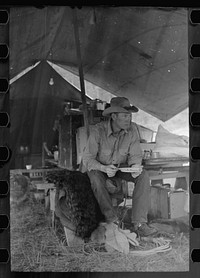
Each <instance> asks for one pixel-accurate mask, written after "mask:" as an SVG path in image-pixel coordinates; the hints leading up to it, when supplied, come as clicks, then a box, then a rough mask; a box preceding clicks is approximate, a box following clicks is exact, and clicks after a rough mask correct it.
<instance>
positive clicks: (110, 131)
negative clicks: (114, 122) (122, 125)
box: [107, 119, 128, 137]
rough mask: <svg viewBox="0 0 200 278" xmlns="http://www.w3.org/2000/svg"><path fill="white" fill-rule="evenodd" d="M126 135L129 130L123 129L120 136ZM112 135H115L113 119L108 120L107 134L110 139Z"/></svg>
mask: <svg viewBox="0 0 200 278" xmlns="http://www.w3.org/2000/svg"><path fill="white" fill-rule="evenodd" d="M124 133H128V130H127V129H122V130H121V131H120V132H119V134H124ZM111 134H113V131H112V127H111V119H109V120H108V132H107V136H108V137H109V136H110V135H111Z"/></svg>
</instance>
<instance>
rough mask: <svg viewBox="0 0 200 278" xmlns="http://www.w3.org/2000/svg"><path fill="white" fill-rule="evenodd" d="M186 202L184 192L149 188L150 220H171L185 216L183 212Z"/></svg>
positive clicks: (155, 187)
mask: <svg viewBox="0 0 200 278" xmlns="http://www.w3.org/2000/svg"><path fill="white" fill-rule="evenodd" d="M186 201H187V193H186V192H185V191H173V190H171V189H169V188H163V187H161V186H160V187H157V186H151V194H150V209H149V218H150V219H158V218H162V219H169V218H170V219H173V218H178V217H182V216H185V215H187V212H186V211H185V210H184V206H185V203H186Z"/></svg>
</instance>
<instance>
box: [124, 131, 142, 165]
mask: <svg viewBox="0 0 200 278" xmlns="http://www.w3.org/2000/svg"><path fill="white" fill-rule="evenodd" d="M142 156H143V154H142V149H141V147H140V139H139V136H138V133H134V136H133V139H132V141H131V143H130V147H129V154H128V161H127V162H128V165H129V166H132V165H133V164H142Z"/></svg>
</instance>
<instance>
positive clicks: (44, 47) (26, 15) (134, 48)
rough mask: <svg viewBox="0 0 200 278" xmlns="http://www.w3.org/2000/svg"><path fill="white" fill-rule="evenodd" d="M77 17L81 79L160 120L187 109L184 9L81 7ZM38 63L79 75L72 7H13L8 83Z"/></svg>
mask: <svg viewBox="0 0 200 278" xmlns="http://www.w3.org/2000/svg"><path fill="white" fill-rule="evenodd" d="M77 15H78V24H79V35H80V43H81V54H82V63H83V71H84V77H85V79H86V80H88V81H90V82H92V83H93V84H96V85H97V86H99V87H101V88H103V89H105V90H107V91H108V92H110V93H112V94H114V95H123V96H126V97H128V98H129V99H130V101H131V103H133V104H135V105H136V106H138V107H139V108H140V109H142V110H144V111H145V112H147V113H150V114H151V115H153V116H155V117H157V118H158V119H160V120H162V121H167V120H168V119H170V118H172V117H173V116H174V115H176V114H178V113H180V112H181V111H183V110H184V109H185V108H186V107H187V106H188V93H187V92H188V72H187V69H188V67H187V65H188V59H187V10H186V9H183V8H171V9H164V8H162V9H161V8H154V7H153V8H145V7H143V8H139V7H138V8H136V7H106V8H105V7H95V8H94V7H84V8H82V9H80V10H78V11H77ZM39 60H49V61H52V62H54V63H56V64H57V65H60V66H62V67H63V68H65V69H67V70H69V71H71V72H73V73H75V74H76V75H78V62H77V57H76V47H75V40H74V29H73V22H72V9H71V8H70V7H45V8H43V9H37V8H34V7H23V8H20V7H16V8H11V11H10V76H11V78H13V77H14V76H16V75H17V74H19V73H20V72H21V71H22V70H24V69H25V68H27V67H28V66H30V65H33V64H34V63H35V62H37V61H39Z"/></svg>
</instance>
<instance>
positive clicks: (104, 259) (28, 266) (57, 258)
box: [10, 199, 189, 272]
mask: <svg viewBox="0 0 200 278" xmlns="http://www.w3.org/2000/svg"><path fill="white" fill-rule="evenodd" d="M10 219H11V225H10V231H11V233H10V234H11V236H10V237H11V271H21V272H26V271H35V272H43V271H47V272H76V271H78V272H85V271H87V272H140V271H141V272H148V271H151V272H152V271H156V272H157V271H158V272H165V271H166V272H168V271H173V272H174V271H189V233H187V232H186V233H183V232H181V233H180V232H177V233H174V234H168V235H166V238H167V239H170V240H171V246H172V249H171V250H170V251H168V252H165V253H157V254H154V255H148V256H142V257H141V256H135V255H131V254H128V255H125V254H123V253H120V252H118V251H115V252H113V253H112V254H111V253H107V252H100V251H101V250H97V249H95V248H93V247H92V246H91V245H90V244H84V245H82V246H77V247H68V246H66V239H65V237H64V233H63V232H62V227H60V230H59V228H58V227H57V230H56V231H55V230H54V229H52V228H51V226H50V215H49V214H48V215H47V214H46V212H45V209H44V204H42V203H41V202H38V201H35V200H34V199H31V200H28V201H25V202H24V203H23V205H12V206H11V210H10Z"/></svg>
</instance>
